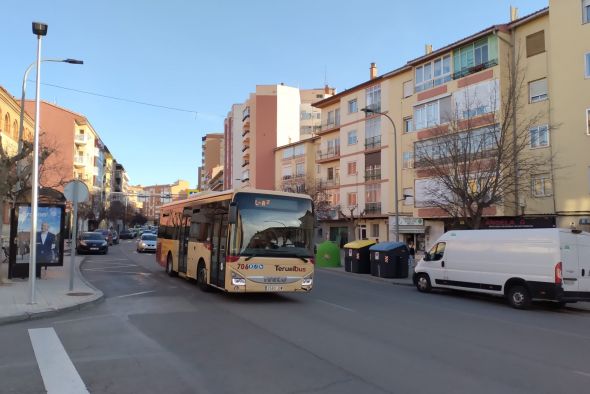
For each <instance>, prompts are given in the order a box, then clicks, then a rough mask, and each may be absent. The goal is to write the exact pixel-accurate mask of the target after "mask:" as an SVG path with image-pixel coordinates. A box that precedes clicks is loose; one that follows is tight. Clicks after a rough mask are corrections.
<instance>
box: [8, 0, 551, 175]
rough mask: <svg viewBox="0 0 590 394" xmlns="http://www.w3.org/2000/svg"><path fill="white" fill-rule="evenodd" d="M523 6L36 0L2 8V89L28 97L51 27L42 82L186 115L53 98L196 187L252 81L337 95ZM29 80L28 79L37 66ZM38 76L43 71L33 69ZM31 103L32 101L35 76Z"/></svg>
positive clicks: (532, 4) (135, 158) (524, 0)
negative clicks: (209, 150) (206, 147)
mask: <svg viewBox="0 0 590 394" xmlns="http://www.w3.org/2000/svg"><path fill="white" fill-rule="evenodd" d="M511 4H512V5H514V6H516V7H518V8H519V15H520V16H523V15H525V14H528V13H531V12H534V11H536V10H538V9H541V8H543V7H546V6H547V0H512V1H509V0H494V1H473V0H448V1H440V0H422V1H405V0H404V1H402V0H373V1H370V2H364V3H362V4H361V3H359V2H356V1H355V2H353V1H346V0H298V1H277V0H264V1H263V0H251V1H247V2H246V1H233V0H232V1H230V0H215V1H197V0H194V1H192V0H143V1H124V0H101V1H80V0H70V1H66V0H52V1H46V0H27V1H12V2H7V3H6V4H3V5H2V15H3V17H2V23H1V24H0V31H1V36H2V38H3V39H2V60H1V64H2V66H1V68H0V70H1V72H0V85H2V86H4V87H5V88H7V89H8V90H9V91H10V92H11V93H12V94H13V95H16V96H19V95H20V84H21V81H22V77H23V73H24V70H25V69H26V67H27V66H28V64H30V63H31V62H33V61H34V60H35V56H36V39H35V36H34V35H33V34H32V32H31V22H32V21H34V20H39V21H43V22H45V23H47V24H48V25H49V30H48V35H47V36H46V37H45V39H44V41H43V57H45V58H62V57H71V58H79V59H83V60H84V62H85V64H84V65H83V66H73V65H67V64H56V63H45V64H44V65H43V67H42V75H41V81H42V82H44V83H50V84H54V85H59V86H64V87H68V88H73V89H79V90H84V91H90V92H95V93H99V94H103V95H108V96H116V97H121V98H125V99H130V100H137V101H142V102H148V103H153V104H157V105H163V106H169V107H177V108H182V109H187V110H191V111H196V112H198V114H197V115H195V114H194V113H186V112H179V111H172V110H165V109H160V108H153V107H148V106H143V105H137V104H131V103H126V102H121V101H116V100H112V99H106V98H101V97H96V96H90V95H85V94H81V93H76V92H72V91H67V90H63V89H59V88H55V87H51V86H42V87H41V96H42V98H43V99H44V100H47V101H50V102H55V103H57V104H58V105H61V106H64V107H67V108H70V109H72V110H73V111H75V112H79V113H82V114H85V115H86V116H87V117H88V118H89V119H90V122H91V123H92V124H93V126H94V128H95V129H96V130H97V131H98V133H99V134H100V136H101V138H102V139H103V141H104V142H105V143H106V145H107V146H108V147H109V149H110V150H111V152H112V153H113V154H114V155H115V157H116V158H117V160H118V161H120V162H121V163H122V164H123V165H124V166H125V168H126V170H127V172H128V173H129V177H130V180H131V183H133V184H138V183H141V184H143V185H147V184H154V183H170V182H174V181H175V180H176V179H178V178H181V179H186V180H188V181H190V183H191V185H196V182H197V167H198V166H199V164H200V162H201V137H202V136H203V135H204V134H205V133H208V132H222V131H223V118H224V116H225V115H226V114H227V112H228V111H229V109H230V107H231V105H232V104H233V103H239V102H243V101H244V100H245V99H246V98H247V97H248V94H249V93H250V92H252V91H253V90H254V89H255V86H256V85H257V84H274V83H281V82H284V83H285V84H287V85H290V86H297V87H300V88H317V87H322V86H323V85H324V81H327V82H328V84H329V85H330V86H333V87H335V88H336V89H337V90H338V91H342V90H344V89H347V88H351V87H353V86H354V85H356V84H359V83H361V82H363V81H365V80H367V79H368V75H369V64H370V63H371V62H376V63H377V67H378V70H379V74H383V73H385V72H387V71H390V70H393V69H395V68H397V67H399V66H401V65H403V64H404V63H405V62H406V61H408V60H410V59H413V58H415V57H418V56H420V55H422V54H423V51H424V44H426V43H430V44H432V45H433V47H434V49H437V48H440V47H442V46H444V45H447V44H449V43H451V42H453V41H455V40H457V39H460V38H463V37H465V36H468V35H470V34H473V33H475V32H477V31H479V30H482V29H483V28H486V27H488V26H490V25H493V24H498V23H504V22H507V21H508V19H509V7H510V5H511ZM32 75H33V74H32ZM33 78H34V77H33ZM27 93H28V94H27V97H28V98H33V97H34V94H35V92H34V84H33V83H30V84H29V89H28V92H27Z"/></svg>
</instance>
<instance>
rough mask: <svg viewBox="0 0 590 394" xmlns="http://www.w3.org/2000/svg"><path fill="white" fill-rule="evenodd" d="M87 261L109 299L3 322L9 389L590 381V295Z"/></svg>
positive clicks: (387, 388)
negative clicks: (267, 290)
mask: <svg viewBox="0 0 590 394" xmlns="http://www.w3.org/2000/svg"><path fill="white" fill-rule="evenodd" d="M82 273H83V275H84V276H85V277H86V278H87V279H88V280H89V281H90V282H91V283H92V284H93V285H94V286H96V287H98V288H100V289H101V290H102V291H103V292H104V293H105V296H106V299H105V301H104V302H103V303H100V304H98V305H95V306H93V307H91V308H87V309H84V310H81V311H74V312H69V313H65V314H62V315H59V316H56V317H53V318H47V319H42V320H33V321H27V322H22V323H17V324H10V325H5V326H1V327H0V393H45V392H46V390H49V391H50V392H51V390H50V387H47V386H48V385H58V384H59V383H60V382H64V381H67V382H70V380H68V379H72V380H71V382H74V383H72V385H74V384H77V383H80V381H78V380H76V379H81V382H83V386H84V385H85V386H86V388H87V389H88V392H90V393H117V394H122V393H474V392H476V393H478V394H479V393H552V394H553V393H557V392H567V393H588V392H590V329H589V327H590V310H589V309H588V308H586V307H585V306H584V305H573V306H572V307H568V308H565V309H556V308H553V307H552V306H551V305H548V304H540V305H535V307H534V308H533V309H531V310H528V311H520V310H515V309H512V308H510V307H509V306H507V305H506V304H505V303H504V301H503V300H501V299H496V298H492V297H483V296H473V295H466V294H461V293H455V292H437V293H433V294H421V293H419V292H418V291H417V290H416V289H415V288H413V287H408V286H395V285H392V284H390V283H387V282H384V281H380V280H378V279H374V278H371V277H368V276H365V275H356V274H350V273H344V272H341V271H334V270H329V269H318V270H316V276H315V288H314V290H313V291H312V292H311V293H309V294H287V295H276V294H252V295H231V294H224V293H220V292H211V293H203V292H201V291H200V290H199V289H198V287H197V286H196V285H195V284H194V283H192V282H189V281H186V280H184V279H180V278H171V277H168V276H167V275H166V274H165V273H164V270H163V269H162V268H160V267H159V266H158V265H157V264H156V263H155V258H154V255H153V254H137V253H136V252H135V249H134V244H133V243H131V242H129V241H122V243H121V244H120V245H116V246H113V247H111V248H110V251H109V254H108V255H106V256H88V257H87V258H86V262H85V263H84V264H83V266H82ZM40 329H44V330H40ZM47 354H59V357H57V356H56V357H54V358H50V359H48V358H47V357H46V355H47ZM48 360H49V361H48ZM51 360H56V361H55V362H50V361H51ZM72 366H73V367H72ZM73 375H78V377H77V378H76V379H74V377H72V376H73ZM72 385H70V387H75V386H72ZM52 387H57V386H52ZM55 390H57V389H55ZM54 392H57V391H54ZM72 392H75V391H72ZM76 392H80V391H76Z"/></svg>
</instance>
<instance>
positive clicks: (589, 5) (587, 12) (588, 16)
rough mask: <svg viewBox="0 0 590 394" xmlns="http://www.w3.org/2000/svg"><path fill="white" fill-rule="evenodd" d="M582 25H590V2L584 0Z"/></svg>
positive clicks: (589, 0)
mask: <svg viewBox="0 0 590 394" xmlns="http://www.w3.org/2000/svg"><path fill="white" fill-rule="evenodd" d="M582 23H590V0H582Z"/></svg>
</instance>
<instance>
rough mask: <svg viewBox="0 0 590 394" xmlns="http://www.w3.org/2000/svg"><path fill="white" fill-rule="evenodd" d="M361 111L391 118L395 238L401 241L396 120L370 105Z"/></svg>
mask: <svg viewBox="0 0 590 394" xmlns="http://www.w3.org/2000/svg"><path fill="white" fill-rule="evenodd" d="M361 111H363V112H364V113H365V114H367V115H369V114H376V115H381V116H385V117H386V118H387V119H389V121H390V122H391V125H392V126H393V171H394V174H395V177H394V183H393V202H394V206H395V240H396V241H397V242H399V201H398V200H397V196H398V192H397V131H396V128H395V122H394V121H393V119H391V117H390V116H389V115H387V114H386V113H385V112H379V111H375V110H373V109H371V108H369V107H365V108H362V109H361Z"/></svg>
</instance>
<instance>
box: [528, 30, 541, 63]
mask: <svg viewBox="0 0 590 394" xmlns="http://www.w3.org/2000/svg"><path fill="white" fill-rule="evenodd" d="M543 52H545V31H543V30H541V31H538V32H536V33H533V34H531V35H528V36H526V56H527V57H531V56H535V55H538V54H539V53H543Z"/></svg>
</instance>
